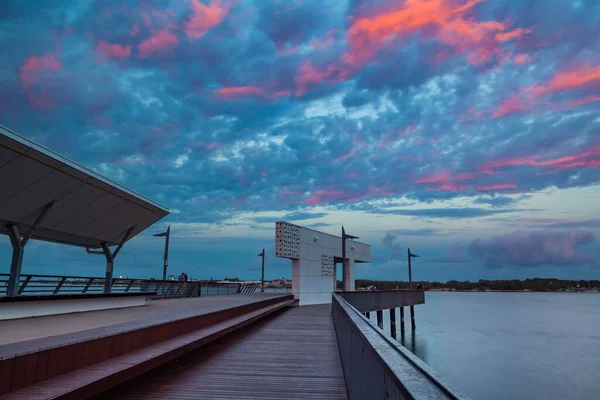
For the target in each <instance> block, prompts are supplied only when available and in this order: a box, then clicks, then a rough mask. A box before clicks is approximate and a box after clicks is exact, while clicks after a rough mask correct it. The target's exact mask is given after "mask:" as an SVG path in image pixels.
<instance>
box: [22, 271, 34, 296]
mask: <svg viewBox="0 0 600 400" xmlns="http://www.w3.org/2000/svg"><path fill="white" fill-rule="evenodd" d="M31 277H32V275H27V278H25V282H23V283H22V284H21V286H20V287H19V294H21V293H23V291H24V290H25V288H26V287H27V284H28V283H29V281H30V280H31Z"/></svg>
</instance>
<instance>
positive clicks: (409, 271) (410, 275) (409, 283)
mask: <svg viewBox="0 0 600 400" xmlns="http://www.w3.org/2000/svg"><path fill="white" fill-rule="evenodd" d="M411 258H412V257H411V254H410V249H408V289H409V290H412V268H411V265H410V259H411Z"/></svg>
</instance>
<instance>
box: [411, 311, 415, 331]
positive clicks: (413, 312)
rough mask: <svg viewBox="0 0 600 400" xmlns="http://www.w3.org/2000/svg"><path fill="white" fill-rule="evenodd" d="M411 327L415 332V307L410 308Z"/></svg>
mask: <svg viewBox="0 0 600 400" xmlns="http://www.w3.org/2000/svg"><path fill="white" fill-rule="evenodd" d="M410 327H411V329H412V330H413V331H414V330H415V327H416V325H415V306H410Z"/></svg>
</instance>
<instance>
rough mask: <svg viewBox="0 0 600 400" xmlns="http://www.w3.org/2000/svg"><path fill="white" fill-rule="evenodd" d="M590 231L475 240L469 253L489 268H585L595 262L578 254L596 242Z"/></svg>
mask: <svg viewBox="0 0 600 400" xmlns="http://www.w3.org/2000/svg"><path fill="white" fill-rule="evenodd" d="M594 239H595V237H594V234H593V233H591V232H589V231H569V232H562V231H547V230H543V231H516V232H512V233H508V234H504V235H502V236H494V237H492V238H490V239H475V240H473V241H472V242H471V244H470V245H469V252H470V253H471V254H472V255H473V256H474V257H477V258H478V259H480V260H482V261H483V262H484V263H485V265H486V266H487V267H488V268H500V267H502V266H504V265H521V266H530V267H531V266H539V265H585V264H588V263H590V262H593V261H594V260H595V259H594V258H593V257H592V256H590V255H588V254H585V253H581V252H579V251H578V247H579V246H584V245H589V244H591V243H592V242H593V241H594Z"/></svg>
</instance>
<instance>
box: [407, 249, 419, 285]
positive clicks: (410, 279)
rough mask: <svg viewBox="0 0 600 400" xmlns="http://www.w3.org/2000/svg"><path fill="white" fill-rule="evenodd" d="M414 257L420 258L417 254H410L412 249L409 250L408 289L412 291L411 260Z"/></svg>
mask: <svg viewBox="0 0 600 400" xmlns="http://www.w3.org/2000/svg"><path fill="white" fill-rule="evenodd" d="M413 257H419V256H418V255H416V254H413V253H411V252H410V248H409V249H408V289H409V290H412V268H411V265H410V259H411V258H413Z"/></svg>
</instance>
